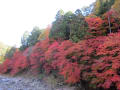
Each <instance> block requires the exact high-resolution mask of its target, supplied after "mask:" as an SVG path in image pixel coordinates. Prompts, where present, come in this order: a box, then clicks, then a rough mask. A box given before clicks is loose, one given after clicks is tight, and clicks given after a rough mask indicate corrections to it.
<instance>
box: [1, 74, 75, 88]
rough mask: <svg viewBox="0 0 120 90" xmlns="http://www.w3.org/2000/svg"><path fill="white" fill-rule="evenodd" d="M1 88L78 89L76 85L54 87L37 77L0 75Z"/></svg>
mask: <svg viewBox="0 0 120 90" xmlns="http://www.w3.org/2000/svg"><path fill="white" fill-rule="evenodd" d="M0 90H76V89H75V88H74V87H68V86H61V87H54V86H52V85H51V84H48V83H46V82H45V81H43V80H41V79H39V78H35V77H29V78H26V77H22V76H17V77H11V76H6V75H0Z"/></svg>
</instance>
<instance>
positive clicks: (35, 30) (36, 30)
mask: <svg viewBox="0 0 120 90" xmlns="http://www.w3.org/2000/svg"><path fill="white" fill-rule="evenodd" d="M40 34H41V30H40V29H39V28H38V27H34V28H33V30H32V32H31V33H30V35H29V37H28V39H27V41H28V46H33V45H35V44H36V43H37V42H38V37H39V35H40Z"/></svg>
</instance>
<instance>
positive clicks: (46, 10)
mask: <svg viewBox="0 0 120 90" xmlns="http://www.w3.org/2000/svg"><path fill="white" fill-rule="evenodd" d="M94 1H95V0H0V41H2V42H3V43H5V44H7V45H17V46H19V45H20V41H21V36H22V34H23V33H24V31H26V30H27V31H31V30H32V28H33V27H34V26H38V27H39V28H45V27H46V26H47V25H48V24H50V23H51V22H52V21H53V20H54V17H55V15H56V13H57V11H58V10H60V9H63V10H64V11H65V12H67V11H75V10H76V9H80V8H81V7H83V6H88V5H89V4H91V3H92V2H94Z"/></svg>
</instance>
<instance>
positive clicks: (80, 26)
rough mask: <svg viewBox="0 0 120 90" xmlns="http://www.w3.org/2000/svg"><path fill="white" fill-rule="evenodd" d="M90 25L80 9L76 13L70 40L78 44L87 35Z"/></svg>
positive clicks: (71, 26) (71, 27)
mask: <svg viewBox="0 0 120 90" xmlns="http://www.w3.org/2000/svg"><path fill="white" fill-rule="evenodd" d="M87 29H88V24H87V23H86V21H85V17H84V16H83V15H82V12H81V11H80V10H79V9H78V10H76V11H75V14H74V17H73V19H72V22H71V24H70V39H71V40H72V41H74V42H78V41H80V40H82V39H84V37H85V36H86V35H87Z"/></svg>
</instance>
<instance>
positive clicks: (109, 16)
mask: <svg viewBox="0 0 120 90" xmlns="http://www.w3.org/2000/svg"><path fill="white" fill-rule="evenodd" d="M108 23H109V31H110V33H111V32H112V30H111V23H110V15H108Z"/></svg>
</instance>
